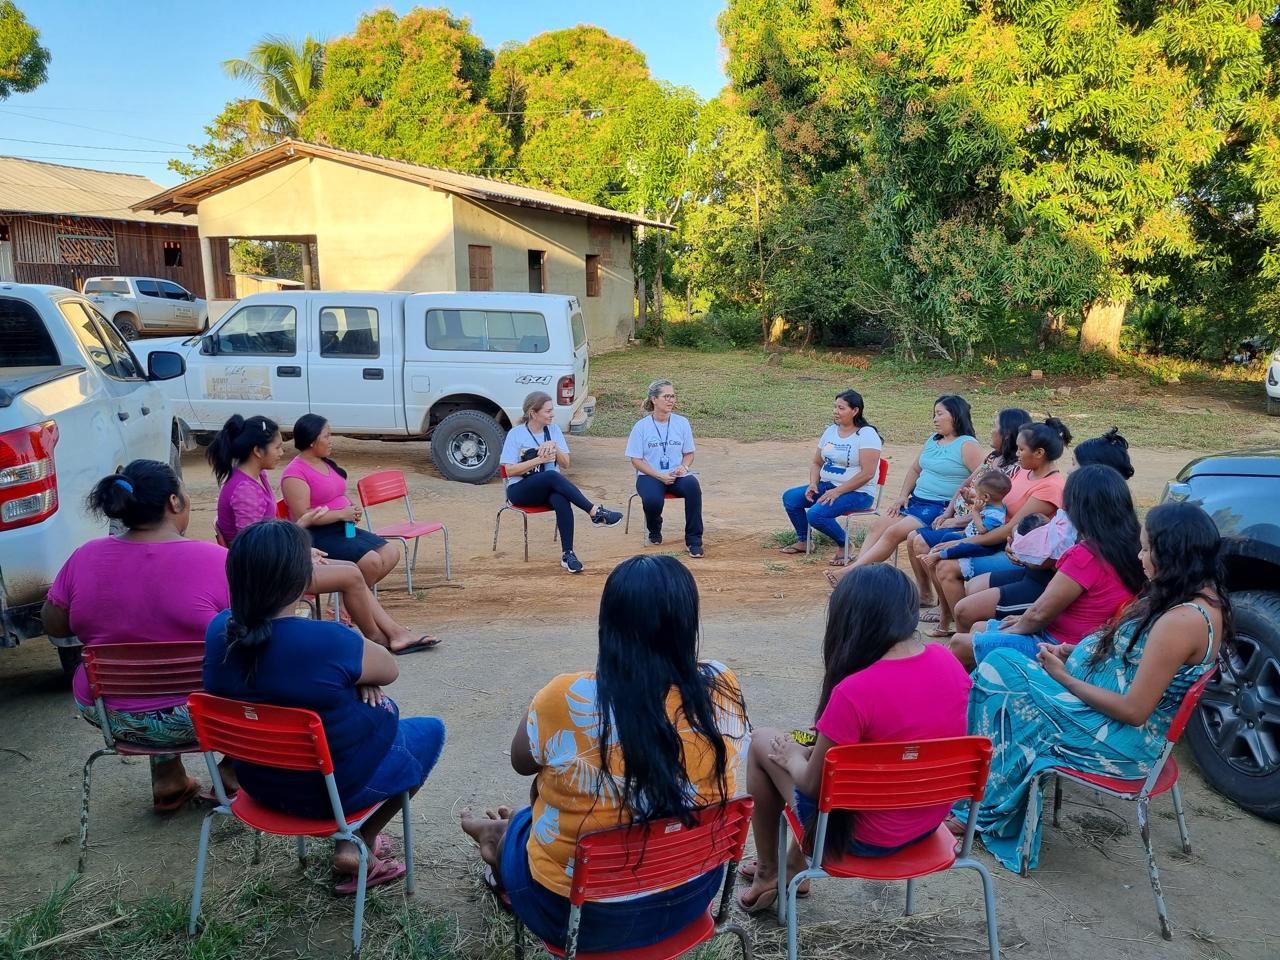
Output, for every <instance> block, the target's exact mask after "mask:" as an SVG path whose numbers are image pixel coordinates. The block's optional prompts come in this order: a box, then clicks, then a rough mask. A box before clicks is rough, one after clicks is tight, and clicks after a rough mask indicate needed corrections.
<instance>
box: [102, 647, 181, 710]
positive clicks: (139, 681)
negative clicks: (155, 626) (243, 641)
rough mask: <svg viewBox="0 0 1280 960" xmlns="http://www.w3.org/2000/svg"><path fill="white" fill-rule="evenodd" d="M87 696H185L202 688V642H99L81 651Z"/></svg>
mask: <svg viewBox="0 0 1280 960" xmlns="http://www.w3.org/2000/svg"><path fill="white" fill-rule="evenodd" d="M84 673H85V677H86V679H88V681H89V695H90V696H91V697H93V698H94V699H95V700H96V699H97V698H98V697H185V696H186V695H187V694H189V693H193V692H195V691H196V690H199V689H200V688H201V687H202V686H204V641H203V640H175V641H166V642H157V643H98V644H93V645H91V646H87V647H85V648H84Z"/></svg>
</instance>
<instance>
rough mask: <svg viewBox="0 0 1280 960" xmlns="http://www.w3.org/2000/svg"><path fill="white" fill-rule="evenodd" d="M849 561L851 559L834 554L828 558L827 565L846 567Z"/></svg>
mask: <svg viewBox="0 0 1280 960" xmlns="http://www.w3.org/2000/svg"><path fill="white" fill-rule="evenodd" d="M850 562H851V561H849V560H846V559H845V558H844V557H843V556H841V555H840V554H836V555H835V556H834V557H832V558H831V559H830V560H828V561H827V565H828V566H831V567H847V566H848V565H849V564H850Z"/></svg>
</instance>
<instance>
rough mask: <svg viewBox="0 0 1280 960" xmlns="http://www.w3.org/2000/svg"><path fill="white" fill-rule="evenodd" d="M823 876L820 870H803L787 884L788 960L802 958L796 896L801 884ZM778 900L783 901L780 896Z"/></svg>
mask: <svg viewBox="0 0 1280 960" xmlns="http://www.w3.org/2000/svg"><path fill="white" fill-rule="evenodd" d="M779 876H781V873H779ZM821 876H824V874H823V873H822V871H820V870H801V871H800V872H799V873H797V874H796V875H795V876H794V877H792V878H791V882H790V883H788V884H787V891H786V893H787V960H799V957H800V920H799V917H797V916H796V896H797V894H798V893H799V890H800V884H802V883H804V882H805V881H806V880H808V879H809V878H810V877H821ZM779 891H781V886H779ZM778 899H779V900H781V899H782V897H781V896H779V897H778Z"/></svg>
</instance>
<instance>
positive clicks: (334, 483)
mask: <svg viewBox="0 0 1280 960" xmlns="http://www.w3.org/2000/svg"><path fill="white" fill-rule="evenodd" d="M320 470H323V471H324V472H323V473H321V472H320ZM290 477H293V478H294V479H296V480H301V481H302V482H303V483H305V484H306V485H307V489H308V490H309V491H310V493H311V509H312V510H314V509H315V508H316V507H328V508H329V509H330V510H341V509H342V508H343V507H349V506H351V498H350V497H348V496H347V478H346V477H344V476H342V475H341V474H339V473H338V472H337V471H336V470H334V469H333V468H332V467H330V466H329V465H328V464H327V463H321V464H320V469H317V468H316V467H313V466H312V465H311V464H309V463H307V461H306V460H304V459H302V457H294V458H293V460H291V461H290V462H289V465H288V466H287V467H285V468H284V473H282V474H280V488H281V490H282V491H283V489H284V481H285V480H287V479H289V478H290ZM290 513H292V511H290ZM292 519H294V520H297V519H298V518H297V517H292Z"/></svg>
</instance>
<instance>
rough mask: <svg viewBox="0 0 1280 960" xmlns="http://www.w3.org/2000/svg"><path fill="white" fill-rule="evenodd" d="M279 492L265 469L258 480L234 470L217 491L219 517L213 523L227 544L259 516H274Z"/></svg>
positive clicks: (273, 517)
mask: <svg viewBox="0 0 1280 960" xmlns="http://www.w3.org/2000/svg"><path fill="white" fill-rule="evenodd" d="M275 515H276V493H275V491H274V490H273V489H271V480H270V478H269V477H268V476H267V471H265V470H263V471H262V472H261V473H259V474H258V478H257V479H256V480H255V479H254V478H253V477H251V476H249V475H248V474H247V473H244V472H243V471H241V470H232V471H231V476H229V477H227V482H226V483H224V484H223V485H222V489H221V490H219V491H218V519H217V521H216V522H215V524H214V526H215V529H217V531H218V533H219V534H220V535H221V537H222V541H223V543H225V544H226V545H227V546H228V547H229V546H231V543H232V541H233V540H235V538H236V537H237V536H239V534H240V531H241V530H243V529H244V528H245V527H247V526H249V524H251V523H257V522H258V521H259V520H273V519H275Z"/></svg>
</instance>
